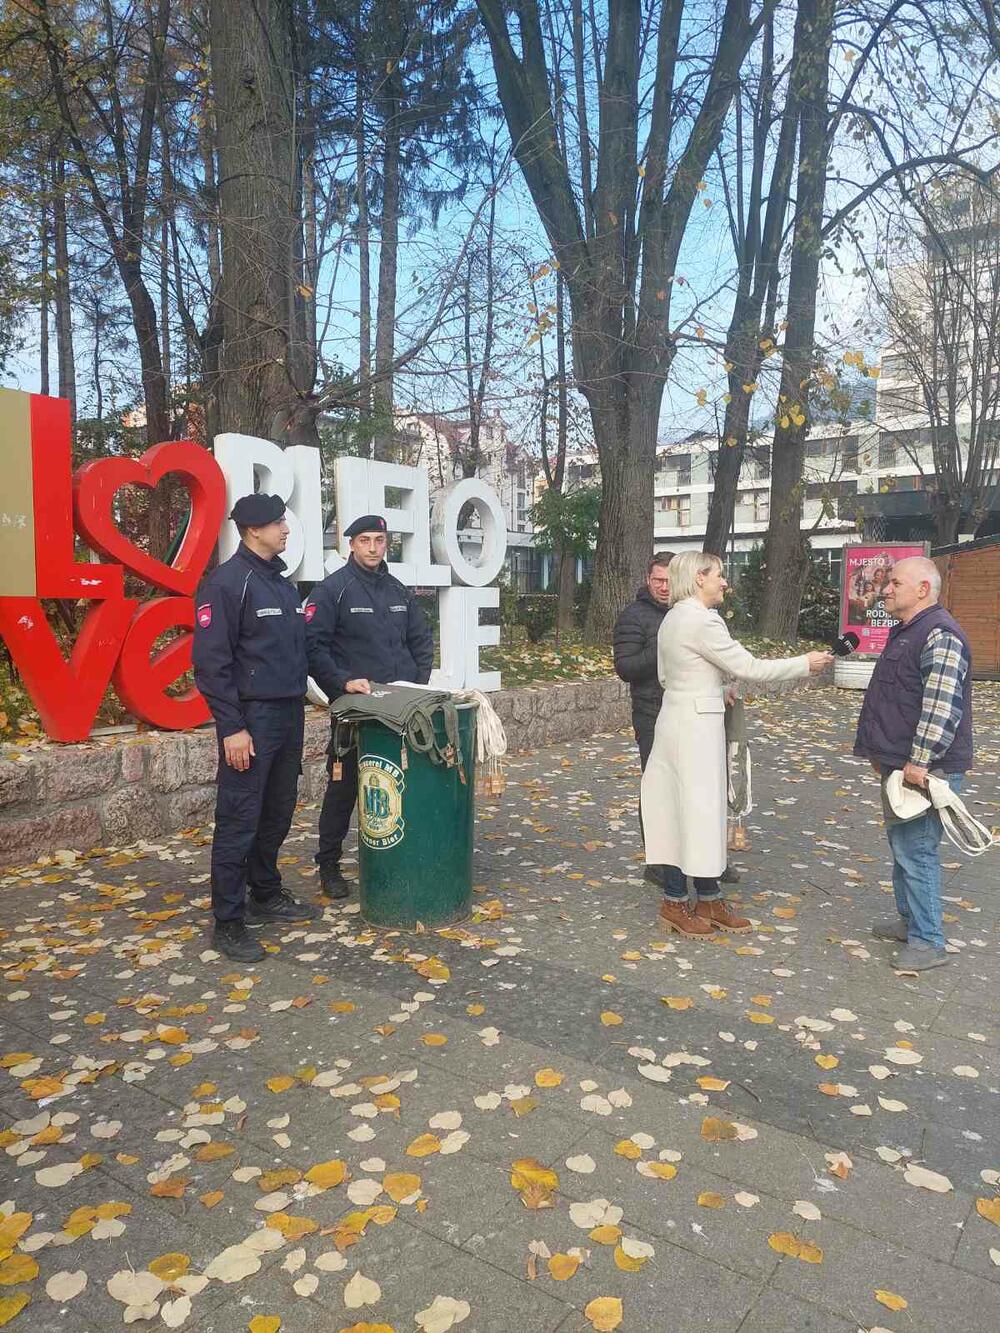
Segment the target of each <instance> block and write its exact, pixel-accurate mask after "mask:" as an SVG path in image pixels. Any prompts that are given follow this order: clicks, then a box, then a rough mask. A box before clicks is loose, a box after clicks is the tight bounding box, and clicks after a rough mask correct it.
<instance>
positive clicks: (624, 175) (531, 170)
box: [477, 0, 771, 639]
mask: <svg viewBox="0 0 1000 1333" xmlns="http://www.w3.org/2000/svg"><path fill="white" fill-rule="evenodd" d="M477 4H478V7H479V11H480V13H481V14H482V17H483V21H484V24H485V26H486V31H487V35H488V37H489V42H490V51H491V54H492V59H493V67H494V70H495V72H496V78H497V88H498V92H499V96H500V102H501V105H502V107H503V111H504V116H505V118H506V121H507V126H508V129H509V131H510V136H511V139H512V141H513V144H514V152H515V155H516V158H517V161H518V164H519V166H520V168H521V171H522V173H523V175H524V179H525V181H526V182H527V185H528V188H529V190H530V192H531V195H532V199H533V200H534V203H535V207H536V208H537V210H538V214H539V217H540V219H541V222H542V225H543V226H544V228H545V231H546V234H547V236H548V240H549V244H550V246H551V247H552V252H553V254H554V256H555V260H556V262H557V263H558V264H559V266H560V268H561V269H562V270H563V272H564V274H565V277H566V286H567V291H568V294H569V301H570V308H571V313H572V325H573V327H572V338H573V372H574V379H575V382H576V384H577V387H578V388H579V389H580V391H581V393H583V395H584V396H585V398H586V399H587V402H588V405H589V408H590V413H591V418H592V421H593V428H594V437H595V440H596V442H597V448H598V453H599V456H600V463H601V478H602V495H601V520H600V540H599V542H598V546H597V562H596V567H595V572H594V587H593V595H592V598H591V603H590V609H589V613H588V625H587V630H588V634H589V635H590V636H591V637H594V638H600V639H606V638H607V637H608V636H609V635H610V632H611V628H612V625H613V622H614V618H615V616H616V614H617V612H618V610H619V609H620V607H621V606H622V604H623V603H624V602H625V600H626V599H627V597H628V596H629V595H630V594H631V592H632V590H633V589H634V587H635V586H636V585H637V584H638V583H639V582H640V581H641V577H642V568H643V565H644V561H645V559H646V558H647V552H648V549H649V546H650V544H651V540H652V512H653V468H654V461H655V454H656V436H657V427H658V422H659V413H660V404H661V401H662V396H663V388H664V384H665V382H666V378H667V375H668V373H669V370H670V366H671V363H672V361H673V358H674V355H675V350H676V345H675V342H674V339H673V337H672V336H671V334H672V330H671V327H670V310H671V295H672V292H673V286H674V278H675V276H676V265H677V257H678V254H679V252H680V246H681V241H682V239H683V236H684V231H685V228H686V226H687V222H688V218H689V216H690V213H691V209H692V206H693V204H694V201H695V199H696V198H697V195H698V185H699V182H701V180H702V178H703V176H704V173H705V169H706V167H707V165H708V163H709V162H710V160H711V157H712V154H713V153H714V152H715V149H716V147H717V145H718V143H719V140H720V137H721V135H722V130H723V125H724V122H725V119H726V116H727V115H728V113H729V109H730V107H731V105H732V102H733V98H734V96H735V93H736V89H737V87H738V83H739V72H740V68H741V66H742V64H743V60H744V57H745V55H746V53H747V51H748V49H749V48H750V46H751V44H752V42H753V40H754V38H755V36H756V34H757V32H758V31H759V29H760V26H761V24H762V22H763V20H764V17H765V16H766V13H767V11H768V9H769V8H770V7H771V5H770V0H766V2H765V4H764V6H763V7H762V8H761V10H760V11H759V13H758V14H757V16H756V18H751V12H750V3H749V0H725V4H724V5H723V8H722V15H721V19H720V21H719V24H718V32H717V36H716V37H715V38H714V40H713V38H712V34H711V33H710V32H708V31H706V32H704V33H702V35H701V36H700V39H699V43H698V47H699V52H698V58H697V59H695V58H694V57H690V64H691V66H692V68H690V69H683V64H685V63H688V62H686V61H685V62H682V60H681V59H680V52H679V46H680V40H681V30H682V22H683V19H684V12H685V5H684V3H683V0H666V3H665V4H664V5H663V7H662V9H661V10H660V11H659V14H658V20H659V22H658V26H657V28H656V34H655V44H654V45H655V49H654V50H652V51H651V52H648V51H647V49H646V40H645V39H646V36H647V29H646V28H645V26H644V22H643V11H642V6H641V4H640V2H639V0H608V5H607V41H606V46H605V47H604V49H603V50H592V51H591V55H590V60H589V62H588V68H589V69H591V70H592V71H593V78H594V81H595V82H596V92H597V101H598V122H599V123H598V135H597V145H596V182H595V184H594V188H593V191H592V193H591V194H590V195H589V197H588V198H584V199H583V200H582V202H581V200H580V199H579V196H578V191H577V189H576V188H575V184H574V173H573V171H572V164H571V161H570V160H569V158H568V155H567V152H566V151H565V150H564V149H563V148H562V147H561V146H560V142H559V136H558V133H557V127H556V111H555V108H554V107H553V97H552V88H553V81H552V77H551V70H550V68H549V65H548V61H547V54H546V43H545V39H544V36H543V28H542V19H541V14H540V11H539V7H538V4H537V0H516V3H515V4H513V5H512V6H510V7H508V6H507V5H505V4H504V3H503V0H477ZM515 20H516V22H515ZM647 56H648V59H647ZM679 65H681V66H682V70H683V73H684V74H685V75H687V76H688V77H685V78H684V80H683V82H684V88H683V94H681V90H680V88H679V87H678V84H677V76H678V67H679ZM699 75H700V77H699ZM649 85H651V87H650V86H649ZM640 94H641V100H642V103H643V106H646V105H648V106H649V114H648V117H646V118H645V119H646V136H645V142H644V144H643V146H642V147H641V148H640V144H639V132H640ZM685 124H687V133H686V137H684V136H683V131H682V128H681V127H682V126H684V125H685ZM682 137H683V142H680V143H679V142H678V140H679V139H681V138H682ZM588 157H589V153H588ZM671 168H672V170H671ZM637 171H638V174H639V178H640V179H639V188H638V191H637V188H636V176H637ZM639 516H645V518H644V519H639ZM637 521H641V522H644V526H645V538H646V540H645V541H643V540H642V534H641V533H640V534H637V532H636V523H637ZM637 537H638V539H637Z"/></svg>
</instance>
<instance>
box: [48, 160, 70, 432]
mask: <svg viewBox="0 0 1000 1333" xmlns="http://www.w3.org/2000/svg"><path fill="white" fill-rule="evenodd" d="M52 222H53V226H52V241H53V247H54V258H55V305H56V360H57V363H58V368H59V372H58V373H59V397H60V398H65V399H66V400H67V402H68V403H69V415H70V420H71V421H72V422H73V424H74V425H75V424H76V356H75V353H74V349H73V306H72V300H71V296H70V282H69V265H70V259H69V237H68V234H67V228H66V163H65V161H64V159H63V155H62V150H61V148H60V146H59V145H58V144H57V146H56V150H55V155H54V157H53V161H52Z"/></svg>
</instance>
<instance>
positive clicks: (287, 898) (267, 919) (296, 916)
mask: <svg viewBox="0 0 1000 1333" xmlns="http://www.w3.org/2000/svg"><path fill="white" fill-rule="evenodd" d="M322 915H323V909H322V907H317V906H316V904H315V903H303V902H300V901H299V900H298V898H293V897H292V895H291V894H290V893H286V892H285V890H284V889H281V890H279V892H278V893H276V894H275V895H274V896H273V897H272V898H268V899H267V900H266V902H258V900H257V899H256V898H255V897H254V896H253V893H250V894H249V895H248V897H247V906H246V923H247V925H248V926H249V927H251V929H253V928H255V927H257V926H267V925H270V924H271V922H277V923H278V924H279V925H281V924H283V923H288V924H291V923H292V922H294V921H315V920H316V918H317V917H318V916H322Z"/></svg>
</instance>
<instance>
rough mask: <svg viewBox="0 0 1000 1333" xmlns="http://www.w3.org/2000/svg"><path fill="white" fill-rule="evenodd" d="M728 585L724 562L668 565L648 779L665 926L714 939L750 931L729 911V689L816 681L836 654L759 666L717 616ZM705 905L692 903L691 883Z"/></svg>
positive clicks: (708, 558) (645, 788)
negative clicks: (719, 933) (659, 696)
mask: <svg viewBox="0 0 1000 1333" xmlns="http://www.w3.org/2000/svg"><path fill="white" fill-rule="evenodd" d="M727 586H728V585H727V583H726V580H725V577H724V576H723V570H722V562H721V561H720V560H719V558H718V556H715V555H705V554H703V553H702V552H700V551H684V552H682V553H681V554H680V555H676V556H674V559H673V561H672V562H671V565H670V607H671V609H670V610H669V611H668V612H667V614H666V616H664V618H663V624H662V625H661V626H660V632H659V636H658V639H657V658H658V667H659V675H660V684H661V685H662V686H663V704H662V706H661V708H660V714H659V717H658V718H657V721H656V732H655V735H654V739H653V749H652V753H651V754H650V756H649V760H648V761H647V763H646V768H645V772H644V773H643V775H642V820H643V826H644V828H645V835H646V862H647V864H648V865H651V866H663V867H665V872H664V884H665V887H664V898H663V903H662V905H661V907H660V918H661V920H662V922H663V924H664V926H665V927H666V928H667V930H670V931H677V932H678V933H679V934H681V935H694V936H707V935H712V934H714V933H715V931H716V930H723V931H730V932H737V933H739V932H743V931H746V930H749V929H750V922H749V921H747V920H746V919H745V918H743V917H740V916H737V915H736V914H735V913H734V912H733V911H732V909H731V908H730V907H729V906H728V905H727V904H726V902H725V900H724V898H723V897H722V891H721V889H720V887H719V876H720V875H721V874H722V872H723V871H724V870H725V868H726V803H727V790H728V782H727V775H726V728H725V712H726V703H725V694H724V692H725V690H726V686H727V684H728V683H729V682H732V681H748V682H752V683H753V684H758V685H762V684H768V683H770V682H772V681H779V680H796V679H798V678H800V677H805V676H808V675H810V674H812V675H817V674H818V673H819V672H821V671H824V670H825V669H826V668H827V667H828V666H829V665H830V664H831V663H832V661H833V657H832V655H831V654H830V653H817V652H813V653H804V654H803V655H802V656H801V657H783V658H775V659H771V660H767V659H763V658H759V657H754V656H753V654H752V653H749V652H747V650H746V649H745V648H743V647H741V646H740V644H738V643H737V642H736V641H735V639H733V638H732V637H731V636H730V633H729V630H728V629H727V628H726V622H725V621H724V620H723V619H722V617H721V616H720V615H719V614H718V611H717V610H716V608H717V607H719V606H721V605H722V599H723V597H724V596H725V592H726V588H727ZM689 875H690V876H691V877H692V878H693V879H694V882H695V888H696V890H697V895H698V901H697V906H694V907H692V906H691V904H690V902H689V900H688V890H687V876H689Z"/></svg>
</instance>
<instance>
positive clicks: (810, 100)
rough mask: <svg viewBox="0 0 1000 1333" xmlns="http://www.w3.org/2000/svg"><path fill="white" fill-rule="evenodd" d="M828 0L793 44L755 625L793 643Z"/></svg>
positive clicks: (812, 0)
mask: <svg viewBox="0 0 1000 1333" xmlns="http://www.w3.org/2000/svg"><path fill="white" fill-rule="evenodd" d="M833 13H834V3H833V0H800V2H799V12H798V15H797V18H796V44H797V45H799V42H798V38H799V28H800V26H801V30H802V41H801V45H800V49H801V51H802V59H801V61H800V63H799V67H798V70H797V71H796V77H797V81H798V92H797V99H798V102H799V107H800V111H799V169H798V187H797V191H796V202H795V229H794V234H793V237H792V255H791V265H790V269H789V276H788V311H787V328H786V331H785V347H784V360H783V363H782V368H781V386H780V389H779V396H778V408H777V413H778V420H777V424H776V426H775V431H774V443H773V446H772V449H771V513H770V521H769V523H768V529H767V537H766V539H765V542H764V594H763V605H762V611H761V629H762V631H763V633H764V634H766V635H767V637H768V638H771V639H782V640H785V641H787V642H789V643H794V642H795V640H796V639H797V637H798V616H799V606H800V604H801V601H802V590H803V588H804V587H805V580H806V574H807V572H808V569H809V551H808V543H807V542H806V541H805V539H804V538H803V536H802V501H803V497H804V493H805V487H804V483H803V473H804V467H805V446H806V435H807V434H808V430H809V386H810V381H811V379H812V375H813V369H814V358H815V336H816V293H817V290H818V286H819V266H820V258H821V255H822V249H823V204H824V200H825V195H826V171H827V162H828V159H829V155H830V141H831V132H830V116H829V110H828V106H827V98H828V93H829V84H830V45H831V41H832V33H833Z"/></svg>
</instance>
